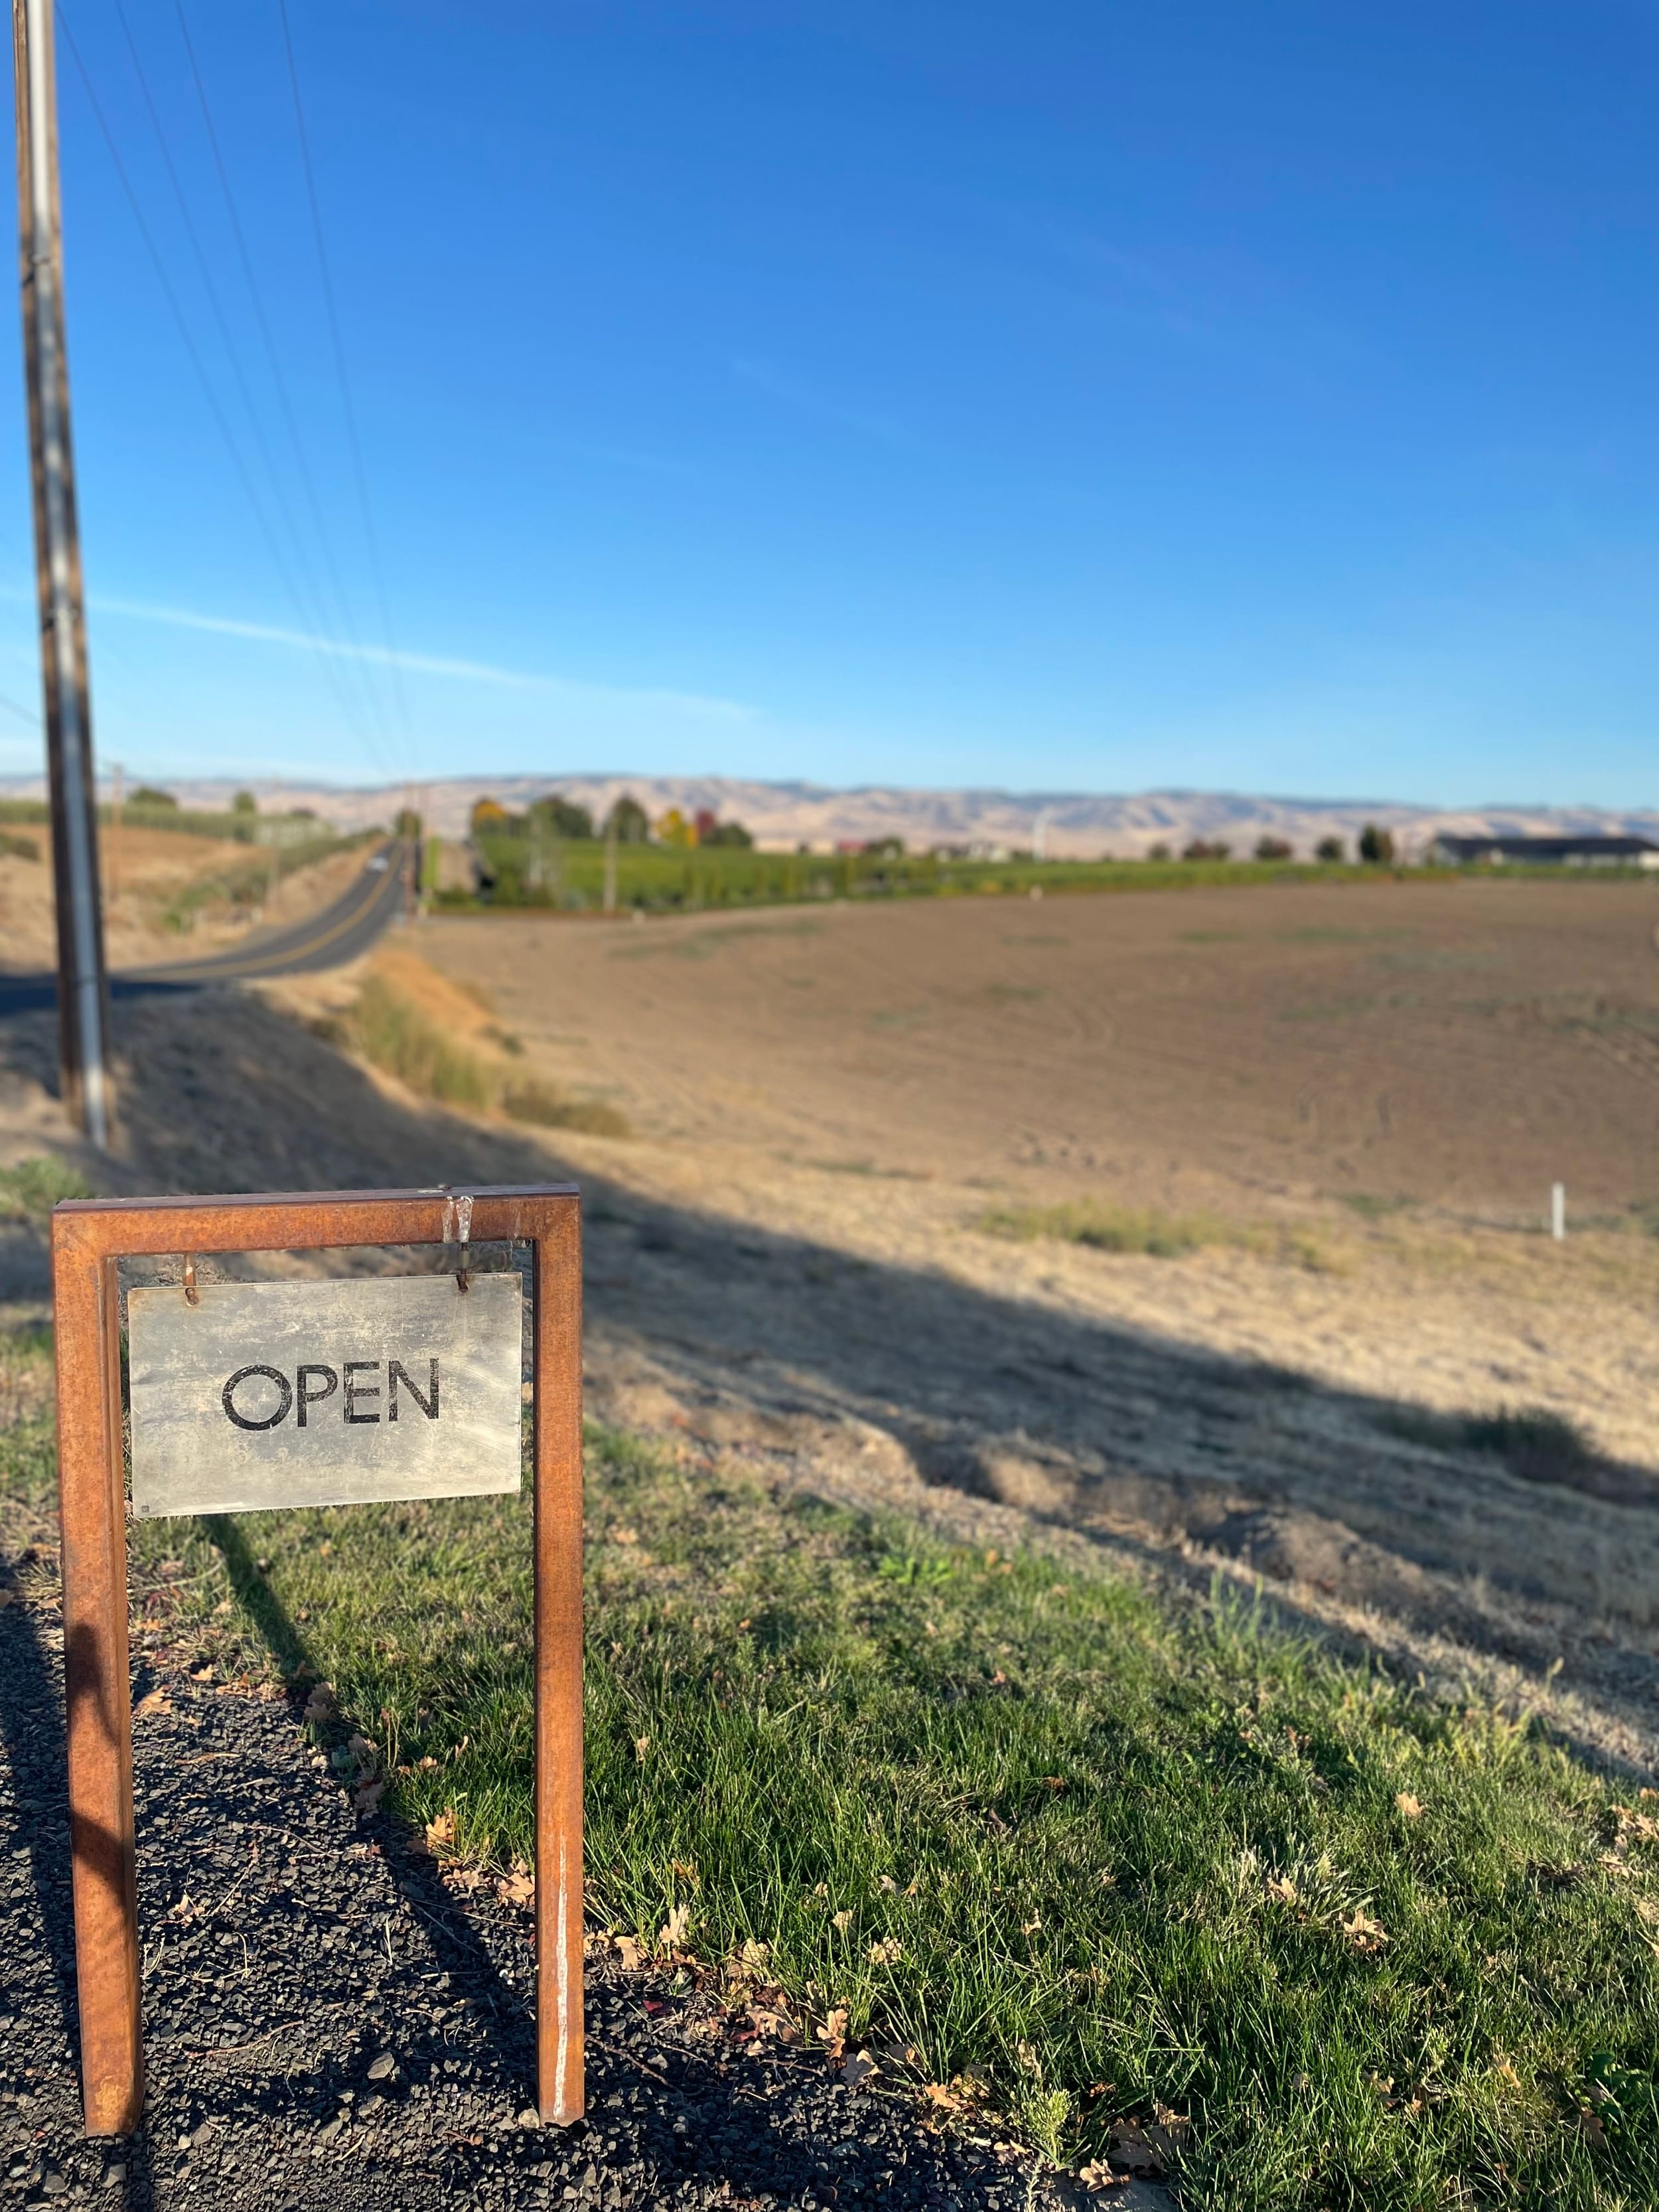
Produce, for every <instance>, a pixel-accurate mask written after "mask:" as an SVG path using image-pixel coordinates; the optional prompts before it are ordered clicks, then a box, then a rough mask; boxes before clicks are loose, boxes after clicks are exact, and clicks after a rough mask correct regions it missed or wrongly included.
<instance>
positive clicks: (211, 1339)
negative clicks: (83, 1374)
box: [127, 1273, 523, 1520]
mask: <svg viewBox="0 0 1659 2212" xmlns="http://www.w3.org/2000/svg"><path fill="white" fill-rule="evenodd" d="M522 1306H523V1300H522V1293H521V1291H520V1282H519V1278H518V1276H517V1274H516V1273H509V1274H501V1275H479V1274H474V1275H472V1276H471V1278H470V1280H469V1285H468V1287H467V1288H466V1289H465V1291H463V1290H462V1289H461V1288H460V1287H459V1283H458V1282H457V1279H456V1278H455V1277H454V1276H453V1275H401V1276H369V1277H357V1278H353V1279H345V1280H341V1279H334V1280H331V1281H327V1282H311V1283H203V1284H201V1285H199V1287H198V1288H197V1303H196V1304H193V1305H192V1304H191V1303H190V1302H189V1301H188V1299H187V1298H186V1297H185V1292H184V1291H183V1290H181V1289H172V1288H167V1289H151V1290H135V1291H130V1292H129V1293H128V1297H127V1329H128V1375H129V1382H130V1387H131V1407H132V1510H133V1512H134V1514H135V1516H137V1518H138V1519H139V1520H150V1519H154V1518H156V1517H158V1516H162V1515H166V1514H174V1513H243V1512H248V1511H252V1510H259V1509H261V1508H268V1507H277V1506H288V1505H363V1504H374V1503H379V1502H380V1501H382V1500H385V1499H390V1498H466V1497H473V1496H477V1495H480V1494H487V1493H489V1492H501V1491H512V1490H517V1488H518V1487H519V1480H520V1467H521V1462H522V1441H521V1426H522V1400H523V1391H522V1383H521V1378H522V1374H523V1353H522V1348H521V1347H522V1331H523V1314H522Z"/></svg>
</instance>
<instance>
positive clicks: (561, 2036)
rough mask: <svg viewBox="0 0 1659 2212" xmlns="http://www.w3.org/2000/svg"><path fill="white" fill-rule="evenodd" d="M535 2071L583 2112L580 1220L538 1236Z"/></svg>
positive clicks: (561, 1218)
mask: <svg viewBox="0 0 1659 2212" xmlns="http://www.w3.org/2000/svg"><path fill="white" fill-rule="evenodd" d="M534 1249H535V1255H536V1277H535V1302H536V1304H535V1335H534V1343H535V1448H534V1462H535V1476H534V1480H535V1504H534V1510H535V1539H534V1541H535V1553H536V1600H535V1603H536V1711H535V1732H536V1785H535V1787H536V2072H537V2100H536V2101H537V2106H538V2111H539V2112H540V2113H541V2116H542V2118H543V2119H544V2120H545V2121H551V2122H553V2123H554V2124H556V2125H557V2126H560V2127H569V2126H571V2125H573V2124H574V2122H576V2121H577V2120H579V2119H580V2118H581V2117H582V2115H583V2112H584V2111H585V2109H586V2099H585V2095H584V2077H585V2065H584V2037H583V2007H582V1981H583V1975H582V1936H583V1912H582V1314H581V1279H582V1268H581V1215H580V1212H579V1211H578V1209H577V1208H575V1207H574V1206H572V1207H568V1208H565V1209H562V1211H561V1212H560V1213H559V1214H558V1215H556V1217H555V1218H554V1219H553V1220H551V1221H549V1222H547V1223H545V1224H544V1226H543V1228H542V1231H541V1233H540V1234H539V1235H538V1237H537V1238H536V1243H535V1248H534Z"/></svg>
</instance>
